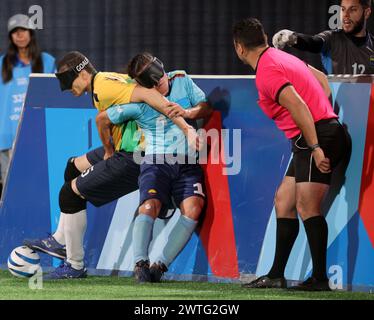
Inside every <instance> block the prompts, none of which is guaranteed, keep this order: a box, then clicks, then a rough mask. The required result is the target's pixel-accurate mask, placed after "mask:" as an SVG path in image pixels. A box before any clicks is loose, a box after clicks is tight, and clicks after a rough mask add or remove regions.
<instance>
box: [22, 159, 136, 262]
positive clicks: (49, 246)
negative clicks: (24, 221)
mask: <svg viewBox="0 0 374 320" xmlns="http://www.w3.org/2000/svg"><path fill="white" fill-rule="evenodd" d="M138 176H139V165H137V164H136V163H135V162H134V160H133V157H132V154H131V153H125V152H118V153H115V154H114V155H113V157H111V158H109V159H107V160H105V161H101V162H99V163H97V164H96V165H94V166H93V167H90V169H88V170H87V171H86V172H84V173H83V174H81V175H80V176H78V178H76V179H74V180H73V181H72V182H71V189H72V190H73V193H74V194H71V196H72V197H73V198H75V197H76V196H79V198H80V199H82V200H84V201H85V202H86V201H89V202H91V203H92V204H94V205H95V206H101V205H104V204H106V203H109V202H111V201H113V200H116V199H118V198H120V197H121V196H123V195H125V194H127V193H130V192H133V191H135V190H137V189H138ZM66 184H67V183H65V185H64V187H65V188H66ZM68 186H70V185H68ZM60 194H61V193H60ZM65 201H67V200H65ZM64 203H65V202H64ZM64 203H62V204H64ZM61 207H62V205H61ZM73 213H77V211H76V212H73ZM78 216H80V219H86V218H85V211H84V212H81V214H80V215H78ZM66 217H67V214H66V213H65V212H64V211H63V209H61V213H60V223H61V220H62V221H64V228H63V232H64V233H63V236H62V238H61V239H58V240H59V241H61V243H60V242H57V241H56V239H55V237H54V236H55V234H54V235H53V236H50V237H48V238H47V239H35V240H25V242H24V243H25V245H27V246H29V247H31V248H33V249H34V250H38V251H42V252H45V253H48V254H50V255H53V256H55V257H59V258H61V259H65V258H66V257H67V256H68V257H69V253H68V254H67V253H66V251H67V250H68V249H66V250H65V247H64V246H62V244H63V245H65V242H70V243H74V242H71V240H69V241H68V239H66V235H67V236H68V237H69V234H70V233H71V229H70V227H69V225H68V226H67V224H68V223H67V222H66V221H65V220H66ZM72 219H73V218H71V217H70V218H69V220H72ZM80 221H82V220H80ZM65 226H67V228H69V230H68V231H67V232H65ZM78 226H79V224H78ZM77 234H80V232H77ZM62 241H63V242H62ZM77 243H78V245H77V248H78V249H77V252H80V251H81V250H82V249H80V245H79V241H78V242H77ZM69 248H72V250H73V251H74V248H75V247H74V246H73V247H71V246H70V247H69ZM69 250H70V249H69ZM61 251H63V252H61ZM72 255H73V256H77V255H78V256H79V253H78V254H74V252H73V253H72ZM68 260H74V258H73V259H70V258H68ZM82 263H83V261H80V262H78V263H77V262H75V265H76V266H77V265H81V264H82Z"/></svg>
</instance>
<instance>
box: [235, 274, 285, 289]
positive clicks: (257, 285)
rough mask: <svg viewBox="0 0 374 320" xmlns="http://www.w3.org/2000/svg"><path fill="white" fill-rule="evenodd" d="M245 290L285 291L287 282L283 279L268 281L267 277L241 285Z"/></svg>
mask: <svg viewBox="0 0 374 320" xmlns="http://www.w3.org/2000/svg"><path fill="white" fill-rule="evenodd" d="M242 287H243V288H247V289H286V288H287V281H286V279H285V278H276V279H270V278H269V277H268V276H262V277H260V278H257V279H256V280H254V281H252V282H250V283H245V284H243V285H242Z"/></svg>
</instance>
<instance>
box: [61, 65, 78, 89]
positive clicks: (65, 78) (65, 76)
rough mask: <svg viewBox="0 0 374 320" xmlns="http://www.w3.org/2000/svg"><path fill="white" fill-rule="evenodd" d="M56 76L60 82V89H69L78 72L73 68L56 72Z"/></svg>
mask: <svg viewBox="0 0 374 320" xmlns="http://www.w3.org/2000/svg"><path fill="white" fill-rule="evenodd" d="M56 77H57V79H58V81H59V82H60V88H61V91H65V90H71V88H72V87H73V82H74V80H75V79H76V78H77V77H78V73H77V72H75V70H74V69H70V70H67V71H65V72H61V73H56Z"/></svg>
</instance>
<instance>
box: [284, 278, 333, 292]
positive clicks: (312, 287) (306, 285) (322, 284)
mask: <svg viewBox="0 0 374 320" xmlns="http://www.w3.org/2000/svg"><path fill="white" fill-rule="evenodd" d="M289 290H294V291H332V290H331V288H330V286H329V280H327V279H326V280H317V279H316V278H313V277H310V278H308V279H307V280H306V281H304V282H302V283H300V284H299V285H297V286H294V287H291V288H289Z"/></svg>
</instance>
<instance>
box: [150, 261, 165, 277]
mask: <svg viewBox="0 0 374 320" xmlns="http://www.w3.org/2000/svg"><path fill="white" fill-rule="evenodd" d="M149 271H150V273H151V281H152V282H160V281H161V278H162V276H163V275H164V273H165V272H167V271H168V268H167V267H166V266H165V264H163V263H162V262H161V261H159V262H158V263H153V264H152V265H151V267H150V268H149Z"/></svg>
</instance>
